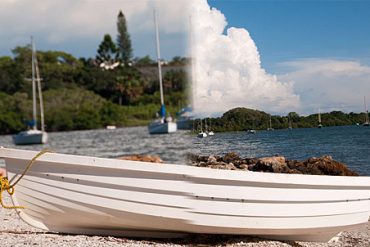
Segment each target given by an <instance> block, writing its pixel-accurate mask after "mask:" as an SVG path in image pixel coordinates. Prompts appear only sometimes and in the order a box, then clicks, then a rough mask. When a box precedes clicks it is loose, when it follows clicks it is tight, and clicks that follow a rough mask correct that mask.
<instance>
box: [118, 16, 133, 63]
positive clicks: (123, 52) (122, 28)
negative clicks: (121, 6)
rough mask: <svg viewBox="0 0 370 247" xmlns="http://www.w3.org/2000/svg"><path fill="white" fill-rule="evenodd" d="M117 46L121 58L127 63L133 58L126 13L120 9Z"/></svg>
mask: <svg viewBox="0 0 370 247" xmlns="http://www.w3.org/2000/svg"><path fill="white" fill-rule="evenodd" d="M117 32H118V34H117V47H118V54H119V58H120V59H121V60H122V61H123V62H124V64H125V65H127V64H128V63H129V62H130V61H131V59H132V46H131V38H130V34H129V33H128V31H127V24H126V18H125V15H124V14H123V13H122V11H121V10H120V11H119V13H118V17H117Z"/></svg>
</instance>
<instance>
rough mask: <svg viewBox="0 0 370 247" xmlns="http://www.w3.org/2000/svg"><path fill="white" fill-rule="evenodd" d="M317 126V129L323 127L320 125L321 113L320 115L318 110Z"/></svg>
mask: <svg viewBox="0 0 370 247" xmlns="http://www.w3.org/2000/svg"><path fill="white" fill-rule="evenodd" d="M317 117H318V125H317V128H319V129H321V128H322V127H323V125H322V124H321V113H320V108H319V114H318V116H317Z"/></svg>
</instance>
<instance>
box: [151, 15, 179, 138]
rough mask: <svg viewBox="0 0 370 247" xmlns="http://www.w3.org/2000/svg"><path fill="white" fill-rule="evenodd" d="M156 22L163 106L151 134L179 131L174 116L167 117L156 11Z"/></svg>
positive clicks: (152, 126)
mask: <svg viewBox="0 0 370 247" xmlns="http://www.w3.org/2000/svg"><path fill="white" fill-rule="evenodd" d="M154 24H155V34H156V35H155V37H156V41H157V42H156V44H157V60H158V61H157V62H158V78H159V90H160V94H161V108H160V110H159V116H158V117H157V119H155V120H154V121H153V122H151V123H150V124H149V126H148V131H149V134H151V135H152V134H168V133H173V132H176V131H177V124H176V123H175V122H173V121H172V117H166V107H165V105H164V97H163V85H162V65H161V63H162V61H161V52H160V46H159V32H158V24H157V16H156V13H155V12H154Z"/></svg>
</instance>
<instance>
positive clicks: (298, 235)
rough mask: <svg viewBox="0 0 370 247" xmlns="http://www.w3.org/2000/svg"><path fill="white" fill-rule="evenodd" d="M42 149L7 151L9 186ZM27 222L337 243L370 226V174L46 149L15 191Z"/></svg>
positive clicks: (53, 227) (55, 227) (86, 230)
mask: <svg viewBox="0 0 370 247" xmlns="http://www.w3.org/2000/svg"><path fill="white" fill-rule="evenodd" d="M37 154H38V152H35V151H26V150H18V149H8V148H0V157H1V158H3V159H4V160H5V163H6V169H7V171H8V177H9V179H10V181H14V180H15V179H17V178H18V177H19V176H20V174H22V173H23V171H24V170H25V168H26V166H27V164H29V162H30V160H31V159H32V158H34V157H35V156H36V155H37ZM12 199H13V202H14V204H15V205H21V206H24V207H25V209H17V210H18V212H19V215H20V217H21V218H22V219H23V220H24V221H26V222H27V223H29V224H30V225H32V226H35V227H38V228H41V229H44V230H48V231H56V232H63V233H74V234H98V235H114V236H140V237H171V236H179V235H182V234H186V233H209V234H238V235H239V234H243V235H249V234H252V235H258V236H262V237H267V238H272V239H283V240H302V241H328V240H329V239H331V238H332V237H334V236H335V235H336V234H338V233H339V232H341V231H344V230H349V229H354V228H356V227H360V226H362V225H363V224H367V222H368V219H369V216H370V177H337V176H317V175H297V174H273V173H258V172H245V171H230V170H217V169H209V168H201V167H192V166H184V165H173V164H160V165H156V164H152V163H145V162H136V161H128V160H116V159H105V158H96V157H88V156H76V155H66V154H58V153H45V154H43V155H41V156H40V157H38V158H37V160H36V161H35V162H34V164H33V165H32V167H31V168H30V170H29V171H28V172H27V174H26V175H25V176H24V177H23V178H22V179H21V180H20V182H19V183H18V184H17V185H16V187H15V193H14V195H13V197H12Z"/></svg>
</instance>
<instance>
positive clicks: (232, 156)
mask: <svg viewBox="0 0 370 247" xmlns="http://www.w3.org/2000/svg"><path fill="white" fill-rule="evenodd" d="M188 160H189V162H190V163H191V164H192V165H194V166H198V167H210V168H214V169H227V170H245V171H256V172H273V173H294V174H311V175H332V176H358V174H357V173H356V172H354V171H351V170H350V169H348V168H347V166H346V165H345V164H343V163H340V162H338V161H335V160H334V159H333V158H332V157H331V156H322V157H319V158H316V157H312V158H309V159H307V160H305V161H297V160H287V159H286V158H285V157H283V156H273V157H264V158H241V157H240V156H239V155H238V154H236V153H227V154H226V155H224V156H217V155H214V156H213V155H210V156H202V155H194V154H191V155H188Z"/></svg>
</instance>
